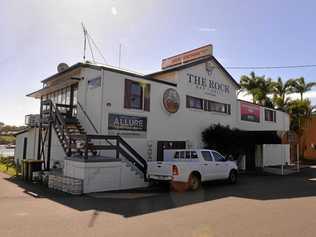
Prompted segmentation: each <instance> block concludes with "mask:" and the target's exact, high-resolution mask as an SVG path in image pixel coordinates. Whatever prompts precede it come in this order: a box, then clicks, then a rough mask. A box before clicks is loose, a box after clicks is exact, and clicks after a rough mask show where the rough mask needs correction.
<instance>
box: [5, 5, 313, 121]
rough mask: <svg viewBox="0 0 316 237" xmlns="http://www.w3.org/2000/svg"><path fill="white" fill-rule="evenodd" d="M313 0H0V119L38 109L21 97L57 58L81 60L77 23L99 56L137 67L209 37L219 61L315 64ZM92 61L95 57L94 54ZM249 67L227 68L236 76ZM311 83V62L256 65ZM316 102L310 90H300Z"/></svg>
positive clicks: (146, 68) (146, 67)
mask: <svg viewBox="0 0 316 237" xmlns="http://www.w3.org/2000/svg"><path fill="white" fill-rule="evenodd" d="M315 10H316V2H315V1H312V0H310V1H308V0H305V1H300V2H298V1H291V0H287V1H285V0H284V1H277V0H275V1H272V0H266V1H253V0H243V1H233V0H232V1H228V0H227V1H225V0H218V1H215V0H214V1H211V0H204V1H203V0H194V1H193V0H191V1H189V0H188V1H184V0H173V1H170V0H159V1H154V0H137V1H136V0H124V1H123V0H109V1H105V0H90V1H84V0H73V1H72V0H68V1H49V0H45V1H40V0H19V1H17V0H1V1H0V19H1V21H0V29H1V37H0V51H1V54H0V72H1V75H0V80H1V87H0V88H1V92H0V121H3V122H5V123H8V124H23V122H24V115H25V114H29V113H38V111H39V105H38V103H37V102H36V100H34V99H32V98H26V97H25V95H26V94H27V93H29V92H32V91H34V90H37V89H39V88H40V87H41V84H40V80H42V79H44V78H46V77H48V76H50V75H51V74H53V73H55V72H56V66H57V64H58V63H59V62H66V63H68V64H70V65H71V64H74V63H76V62H78V61H81V60H82V52H83V50H82V44H83V36H82V35H83V33H82V30H81V25H80V23H81V22H82V21H83V22H84V23H85V25H86V27H87V28H88V31H89V32H90V34H91V35H92V36H93V38H94V40H95V41H96V43H97V44H98V46H99V48H100V49H101V50H102V52H103V54H104V56H105V58H106V60H107V62H108V63H109V64H112V65H117V64H118V49H119V44H120V43H121V44H122V63H121V66H122V67H124V68H129V69H132V70H135V71H139V72H142V73H147V72H153V71H157V70H159V68H160V62H161V59H162V58H164V57H168V56H171V55H174V54H176V53H178V52H182V51H185V50H189V49H192V48H196V47H199V46H201V45H204V44H208V43H211V44H213V45H214V55H215V56H216V57H217V59H218V60H219V61H220V62H221V63H222V64H223V65H224V66H274V65H276V66H279V65H299V64H316V58H315V56H316V44H315V42H316V31H315V27H314V23H315V22H316V14H315ZM99 61H102V59H101V58H99ZM250 71H251V70H229V72H230V73H231V74H232V75H233V76H234V78H236V79H237V80H239V77H240V76H241V75H243V74H249V73H250ZM256 73H257V74H259V75H266V76H268V77H272V78H277V77H278V76H281V77H282V78H284V79H288V78H294V77H299V76H303V77H305V79H306V80H307V81H316V68H305V69H302V68H300V69H275V70H256ZM308 96H309V97H311V98H312V100H313V102H314V103H316V91H313V92H311V93H309V94H308Z"/></svg>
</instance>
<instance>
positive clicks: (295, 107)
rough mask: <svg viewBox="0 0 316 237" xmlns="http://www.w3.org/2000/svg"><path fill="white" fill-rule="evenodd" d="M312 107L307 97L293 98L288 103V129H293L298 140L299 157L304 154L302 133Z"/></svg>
mask: <svg viewBox="0 0 316 237" xmlns="http://www.w3.org/2000/svg"><path fill="white" fill-rule="evenodd" d="M313 109H314V107H312V106H311V102H310V100H308V99H305V100H300V99H297V100H293V101H290V102H289V103H288V108H287V111H288V113H289V114H290V118H291V121H290V122H291V123H290V129H291V130H293V131H295V132H296V134H297V135H298V137H299V141H300V157H303V156H304V149H303V148H304V147H305V141H304V139H302V135H303V133H304V130H305V128H306V125H308V121H309V120H310V118H311V115H312V112H313Z"/></svg>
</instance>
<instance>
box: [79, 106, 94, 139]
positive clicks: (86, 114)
mask: <svg viewBox="0 0 316 237" xmlns="http://www.w3.org/2000/svg"><path fill="white" fill-rule="evenodd" d="M77 103H78V105H79V108H80V109H81V111H82V112H83V114H84V115H85V116H86V118H87V119H88V121H89V123H90V125H91V126H92V127H93V129H94V131H95V132H96V133H97V134H99V132H98V130H97V128H96V127H95V126H94V124H93V122H92V120H91V119H90V117H89V115H88V113H87V112H86V111H85V109H84V108H83V107H82V105H81V104H80V102H79V101H78V102H77Z"/></svg>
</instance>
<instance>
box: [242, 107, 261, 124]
mask: <svg viewBox="0 0 316 237" xmlns="http://www.w3.org/2000/svg"><path fill="white" fill-rule="evenodd" d="M240 119H241V120H244V121H249V122H256V123H259V122H260V106H258V105H254V104H250V103H246V102H240Z"/></svg>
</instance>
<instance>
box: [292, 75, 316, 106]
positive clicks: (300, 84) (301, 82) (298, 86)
mask: <svg viewBox="0 0 316 237" xmlns="http://www.w3.org/2000/svg"><path fill="white" fill-rule="evenodd" d="M290 84H291V87H292V91H293V92H295V93H299V94H300V96H301V101H303V95H304V93H305V92H307V91H310V90H311V89H312V87H314V86H316V83H315V82H309V83H306V82H305V79H304V77H300V78H297V79H292V80H291V81H290Z"/></svg>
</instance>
